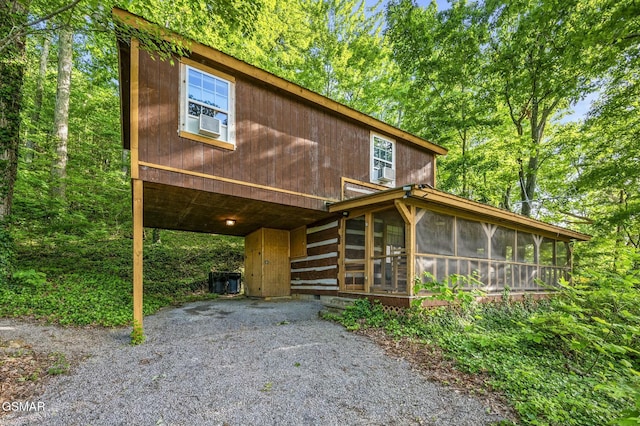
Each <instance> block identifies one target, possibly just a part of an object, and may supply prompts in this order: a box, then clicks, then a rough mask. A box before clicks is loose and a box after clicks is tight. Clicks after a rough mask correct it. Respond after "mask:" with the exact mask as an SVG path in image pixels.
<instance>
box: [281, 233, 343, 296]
mask: <svg viewBox="0 0 640 426" xmlns="http://www.w3.org/2000/svg"><path fill="white" fill-rule="evenodd" d="M340 222H341V221H340V220H330V221H322V222H319V223H316V224H314V225H311V226H309V227H307V229H306V244H305V245H306V254H305V255H303V256H300V257H297V258H292V259H291V293H294V294H296V293H297V294H318V295H337V294H338V288H339V286H338V247H339V241H340V228H339V225H340Z"/></svg>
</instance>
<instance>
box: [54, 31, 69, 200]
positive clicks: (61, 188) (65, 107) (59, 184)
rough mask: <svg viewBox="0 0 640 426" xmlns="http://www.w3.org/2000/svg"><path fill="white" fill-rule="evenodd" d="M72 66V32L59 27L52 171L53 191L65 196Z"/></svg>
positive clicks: (61, 196) (62, 196)
mask: <svg viewBox="0 0 640 426" xmlns="http://www.w3.org/2000/svg"><path fill="white" fill-rule="evenodd" d="M72 66H73V32H72V31H71V30H70V29H68V28H64V27H63V28H61V29H60V32H59V37H58V88H57V93H56V108H55V112H54V124H53V126H54V137H55V141H56V156H55V159H54V163H53V167H52V173H53V175H54V179H55V180H56V183H55V186H54V193H55V194H56V195H58V196H59V197H60V198H62V199H64V197H65V186H66V183H65V178H66V175H67V161H68V158H69V155H68V143H69V97H70V96H71V69H72Z"/></svg>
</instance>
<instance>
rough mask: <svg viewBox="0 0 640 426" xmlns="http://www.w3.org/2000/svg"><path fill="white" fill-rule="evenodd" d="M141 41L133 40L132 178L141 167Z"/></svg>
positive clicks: (137, 174)
mask: <svg viewBox="0 0 640 426" xmlns="http://www.w3.org/2000/svg"><path fill="white" fill-rule="evenodd" d="M139 46H140V42H139V41H138V40H136V39H133V40H131V95H130V98H131V100H130V102H131V104H130V107H129V120H130V131H131V135H130V136H129V137H130V146H129V149H130V150H131V156H130V157H131V179H138V178H139V177H140V169H139V164H138V159H139V157H138V98H139V93H140V85H139V74H140V49H139Z"/></svg>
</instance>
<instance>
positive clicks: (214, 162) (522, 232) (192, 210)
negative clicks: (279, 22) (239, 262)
mask: <svg viewBox="0 0 640 426" xmlns="http://www.w3.org/2000/svg"><path fill="white" fill-rule="evenodd" d="M113 14H114V16H115V18H116V19H117V20H118V21H119V22H121V23H122V25H123V26H126V27H127V28H129V29H133V32H132V31H128V32H126V34H129V36H126V37H125V36H123V35H122V34H124V33H121V36H120V37H119V41H118V47H119V59H120V90H121V102H122V125H123V144H124V148H125V149H129V150H130V152H131V180H132V188H133V206H134V211H133V221H134V278H133V281H134V282H133V288H134V318H135V320H136V321H138V322H139V323H140V324H141V323H142V250H143V244H142V229H143V226H146V227H154V228H163V229H178V230H186V231H196V232H207V233H217V234H229V235H238V236H243V237H245V253H246V263H245V277H244V281H245V288H246V293H247V295H249V296H258V297H277V296H289V295H300V296H302V295H307V297H316V298H317V297H321V296H331V297H335V296H346V297H371V296H375V298H376V299H379V300H381V301H382V302H383V303H385V304H388V305H393V306H408V304H409V302H410V300H411V299H412V298H414V297H415V295H414V290H413V280H414V277H416V276H422V275H423V273H424V272H430V273H431V274H433V275H434V276H435V277H436V278H437V279H442V278H444V277H446V276H448V275H450V274H454V273H456V274H463V275H467V274H471V273H473V272H474V271H475V272H476V273H477V274H478V275H479V277H480V279H481V280H482V282H483V283H484V284H485V286H486V290H487V291H488V292H489V293H497V294H499V293H500V292H501V291H502V289H503V288H504V287H505V286H508V287H509V288H511V289H512V291H513V292H516V293H525V292H533V293H535V292H540V291H544V288H543V287H541V285H540V284H541V283H546V284H553V283H554V282H555V281H556V280H557V279H558V278H560V277H565V276H566V275H567V273H568V272H569V270H570V268H571V244H570V243H571V241H575V240H586V239H588V236H586V235H583V234H580V233H577V232H574V231H570V230H567V229H563V228H560V227H557V226H554V225H550V224H547V223H543V222H540V221H536V220H533V219H530V218H526V217H522V216H519V215H516V214H513V213H510V212H507V211H504V210H500V209H497V208H494V207H490V206H486V205H482V204H479V203H476V202H473V201H469V200H466V199H463V198H460V197H456V196H453V195H450V194H447V193H444V192H441V191H438V190H437V189H435V186H436V158H437V156H438V155H444V154H446V152H447V151H446V149H444V148H443V147H441V146H438V145H436V144H434V143H431V142H429V141H426V140H424V139H421V138H418V137H416V136H414V135H411V134H409V133H407V132H404V131H402V130H400V129H398V128H396V127H393V126H390V125H388V124H386V123H383V122H381V121H379V120H376V119H375V118H372V117H370V116H367V115H365V114H363V113H360V112H358V111H355V110H353V109H351V108H349V107H346V106H344V105H341V104H339V103H337V102H334V101H332V100H330V99H328V98H325V97H323V96H321V95H318V94H317V93H313V92H311V91H309V90H306V89H304V88H302V87H300V86H298V85H296V84H293V83H291V82H288V81H285V80H283V79H281V78H279V77H276V76H275V75H273V74H270V73H268V72H266V71H263V70H261V69H258V68H256V67H254V66H251V65H249V64H247V63H245V62H242V61H239V60H237V59H235V58H232V57H230V56H228V55H226V54H224V53H222V52H220V51H218V50H215V49H213V48H211V47H208V46H205V45H202V44H199V43H196V42H193V41H190V40H186V39H184V38H182V37H180V36H178V35H176V34H174V33H171V32H169V31H167V30H165V29H163V28H161V27H158V26H156V25H154V24H152V23H149V22H147V21H145V20H144V19H142V18H140V17H138V16H135V15H132V14H130V13H129V12H126V11H124V10H120V9H114V11H113ZM132 34H133V35H132ZM136 34H138V36H139V37H137V36H136ZM143 35H150V36H151V37H152V38H153V40H155V42H154V43H153V44H154V46H159V45H162V44H164V45H165V46H166V45H169V46H172V45H180V46H181V47H182V48H183V50H184V51H185V52H186V53H184V54H181V55H180V54H176V53H173V54H172V57H171V60H159V59H158V58H157V57H155V56H156V55H155V53H153V52H154V50H153V48H143V47H144V44H145V41H144V40H143V41H141V39H143V38H144V37H143ZM148 38H149V37H147V39H148ZM150 52H151V53H150Z"/></svg>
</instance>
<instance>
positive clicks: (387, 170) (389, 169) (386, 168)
mask: <svg viewBox="0 0 640 426" xmlns="http://www.w3.org/2000/svg"><path fill="white" fill-rule="evenodd" d="M371 182H374V183H378V184H380V185H386V186H389V187H393V186H395V183H396V144H395V142H394V141H393V140H391V139H387V138H385V137H383V136H380V135H377V134H375V133H372V134H371Z"/></svg>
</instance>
